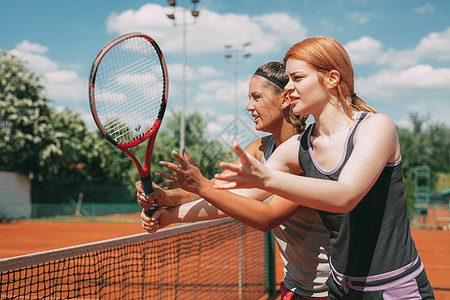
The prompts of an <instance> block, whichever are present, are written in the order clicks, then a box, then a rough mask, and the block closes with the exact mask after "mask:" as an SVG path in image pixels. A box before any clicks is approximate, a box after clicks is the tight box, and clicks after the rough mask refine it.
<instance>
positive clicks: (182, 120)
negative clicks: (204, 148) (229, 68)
mask: <svg viewBox="0 0 450 300" xmlns="http://www.w3.org/2000/svg"><path fill="white" fill-rule="evenodd" d="M167 2H168V3H169V5H170V6H172V7H173V9H174V12H175V8H176V1H175V0H167ZM191 2H192V3H193V4H194V8H193V9H192V10H191V15H192V16H193V17H194V22H192V23H187V22H186V12H187V10H186V9H184V8H183V20H182V22H181V24H180V23H176V18H175V13H172V14H167V17H168V18H169V19H171V20H172V21H173V25H174V26H179V25H181V26H183V54H182V59H181V64H182V70H181V72H182V75H181V78H182V79H181V112H180V116H181V117H180V153H181V152H182V151H183V148H184V147H185V131H186V121H185V110H186V26H187V25H195V24H196V23H197V17H198V16H199V14H200V12H199V11H198V10H197V9H196V7H197V3H198V2H199V0H191Z"/></svg>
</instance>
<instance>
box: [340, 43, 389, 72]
mask: <svg viewBox="0 0 450 300" xmlns="http://www.w3.org/2000/svg"><path fill="white" fill-rule="evenodd" d="M344 47H345V49H346V50H347V52H348V54H349V55H350V58H351V60H352V63H353V64H360V65H363V64H370V63H374V62H376V61H378V60H379V59H380V57H381V55H382V50H383V45H382V43H381V42H380V41H377V40H375V39H373V38H371V37H369V36H362V37H361V38H359V39H358V40H355V41H351V42H349V43H347V44H346V45H344Z"/></svg>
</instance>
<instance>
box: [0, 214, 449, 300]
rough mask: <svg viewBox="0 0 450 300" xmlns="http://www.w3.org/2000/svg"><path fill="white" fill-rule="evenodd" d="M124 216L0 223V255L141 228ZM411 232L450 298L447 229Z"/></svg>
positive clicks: (442, 295) (436, 283) (439, 294)
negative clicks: (108, 218) (87, 219)
mask: <svg viewBox="0 0 450 300" xmlns="http://www.w3.org/2000/svg"><path fill="white" fill-rule="evenodd" d="M126 218H127V219H128V220H130V219H131V220H133V219H134V220H136V222H135V223H131V222H127V223H125V222H121V220H120V219H119V218H116V219H117V221H115V222H84V221H80V220H78V221H76V222H67V221H13V222H9V223H0V241H2V242H1V244H0V259H1V258H7V257H13V256H19V255H24V254H30V253H35V252H40V251H46V250H52V249H58V248H62V247H68V246H74V245H79V244H84V243H90V242H96V241H100V240H106V239H111V238H116V237H122V236H126V235H131V234H137V233H142V232H144V231H143V230H142V227H141V225H140V223H139V215H138V214H135V215H128V216H126ZM412 234H413V238H414V240H415V242H416V247H417V249H418V250H419V254H420V257H421V259H422V261H423V263H424V265H425V269H426V271H427V274H428V278H429V280H430V282H431V285H432V286H433V288H435V296H436V299H439V300H441V299H442V300H446V299H448V300H450V231H448V230H437V229H423V230H413V231H412ZM276 258H277V261H276V263H277V281H280V280H281V278H282V277H283V266H282V262H281V259H280V257H279V255H278V254H277V255H276ZM436 288H437V289H436Z"/></svg>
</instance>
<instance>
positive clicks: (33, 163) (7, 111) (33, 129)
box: [0, 51, 59, 177]
mask: <svg viewBox="0 0 450 300" xmlns="http://www.w3.org/2000/svg"><path fill="white" fill-rule="evenodd" d="M42 92H43V87H42V86H41V85H40V84H39V78H38V77H37V76H36V75H34V74H33V73H31V72H30V71H28V70H27V69H26V67H25V66H24V64H23V62H22V61H21V60H19V59H18V58H16V57H14V56H12V55H10V54H8V53H6V52H4V51H1V52H0V119H1V120H3V121H7V122H9V123H10V124H11V127H10V128H6V127H3V128H1V129H0V134H1V138H0V168H1V169H2V170H9V171H16V172H19V173H22V174H26V175H30V176H31V177H34V175H35V173H36V172H37V171H38V170H39V168H40V166H41V165H42V162H41V160H40V155H41V154H42V153H46V154H47V155H51V154H52V153H53V152H58V151H59V149H58V148H57V147H56V145H55V143H54V141H53V136H52V135H49V134H48V133H49V131H50V130H49V126H50V120H51V118H50V109H49V108H48V106H47V103H48V101H47V100H46V99H45V98H44V96H43V94H42Z"/></svg>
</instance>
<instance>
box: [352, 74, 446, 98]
mask: <svg viewBox="0 0 450 300" xmlns="http://www.w3.org/2000/svg"><path fill="white" fill-rule="evenodd" d="M448 82H450V69H449V68H433V67H432V66H430V65H416V66H413V67H410V68H408V69H404V70H381V71H380V72H378V73H377V74H375V75H373V76H370V77H367V78H364V77H361V78H358V79H357V82H356V86H357V88H356V90H357V91H358V93H360V94H361V95H366V96H368V97H371V98H372V99H376V100H377V101H386V102H403V101H408V102H410V103H412V102H421V101H423V100H424V99H427V100H441V101H444V103H445V102H447V101H449V99H450V86H449V85H448Z"/></svg>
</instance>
